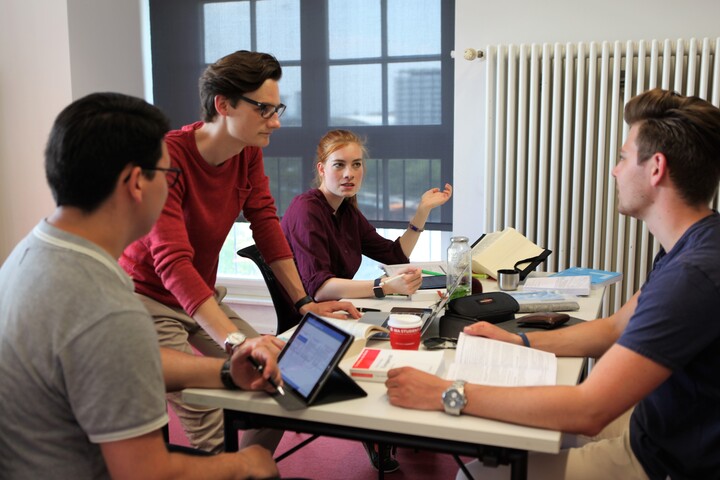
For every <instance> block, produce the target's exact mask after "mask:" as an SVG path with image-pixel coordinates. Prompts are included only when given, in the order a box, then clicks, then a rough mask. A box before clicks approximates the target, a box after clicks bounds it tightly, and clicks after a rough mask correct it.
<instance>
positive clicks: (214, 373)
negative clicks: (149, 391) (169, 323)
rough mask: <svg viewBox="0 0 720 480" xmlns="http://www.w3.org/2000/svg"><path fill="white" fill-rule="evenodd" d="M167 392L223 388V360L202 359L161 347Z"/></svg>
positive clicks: (213, 358)
mask: <svg viewBox="0 0 720 480" xmlns="http://www.w3.org/2000/svg"><path fill="white" fill-rule="evenodd" d="M160 359H161V361H162V368H163V377H164V379H165V390H167V391H168V392H173V391H178V390H182V389H183V388H223V384H222V382H221V381H220V369H221V368H222V364H223V362H224V361H225V360H224V359H222V358H215V357H202V356H199V355H191V354H189V353H184V352H180V351H178V350H173V349H171V348H166V347H160Z"/></svg>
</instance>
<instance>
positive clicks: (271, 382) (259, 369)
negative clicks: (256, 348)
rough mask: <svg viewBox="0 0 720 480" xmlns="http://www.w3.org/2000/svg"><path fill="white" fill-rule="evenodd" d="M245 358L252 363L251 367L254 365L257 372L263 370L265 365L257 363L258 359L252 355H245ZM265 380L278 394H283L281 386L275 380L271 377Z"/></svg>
mask: <svg viewBox="0 0 720 480" xmlns="http://www.w3.org/2000/svg"><path fill="white" fill-rule="evenodd" d="M247 359H248V361H249V362H250V363H252V365H253V367H255V370H257V371H258V372H260V373H262V372H263V370H265V365H263V364H261V363H258V361H257V360H255V359H254V358H253V357H247ZM267 381H268V383H269V384H270V385H272V387H273V388H274V389H275V390H277V391H278V392H280V395H285V390H283V388H282V387H279V386H278V385H276V384H275V380H273V379H272V378H268V379H267Z"/></svg>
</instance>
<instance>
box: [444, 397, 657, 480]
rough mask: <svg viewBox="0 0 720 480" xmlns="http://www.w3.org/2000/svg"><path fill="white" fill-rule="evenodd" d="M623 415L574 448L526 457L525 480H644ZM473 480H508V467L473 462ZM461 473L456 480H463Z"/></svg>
mask: <svg viewBox="0 0 720 480" xmlns="http://www.w3.org/2000/svg"><path fill="white" fill-rule="evenodd" d="M631 413H632V409H631V410H629V411H627V412H625V413H624V414H623V415H621V416H620V417H618V418H617V419H616V420H615V421H613V422H611V423H610V424H609V425H608V426H607V427H605V428H604V429H603V431H602V432H600V434H599V435H597V436H595V437H592V438H590V437H582V436H578V437H577V438H578V444H584V445H583V446H581V447H578V448H569V449H566V450H562V451H561V452H560V453H558V454H557V455H553V454H549V453H530V454H529V455H528V480H562V479H565V480H608V479H611V478H618V479H619V478H621V479H623V480H648V476H647V475H646V474H645V470H644V469H643V467H642V465H640V462H639V461H638V459H637V458H635V454H633V452H632V449H631V448H630V414H631ZM466 467H468V470H469V471H470V473H471V474H472V476H473V478H474V479H476V480H480V479H482V480H489V479H508V478H510V467H509V466H507V465H502V466H500V467H498V468H493V467H485V466H484V465H483V464H482V463H480V462H479V461H477V460H475V461H472V462H470V463H468V464H466ZM466 478H467V477H466V476H465V474H463V472H462V470H460V471H458V474H457V476H456V477H455V479H456V480H466Z"/></svg>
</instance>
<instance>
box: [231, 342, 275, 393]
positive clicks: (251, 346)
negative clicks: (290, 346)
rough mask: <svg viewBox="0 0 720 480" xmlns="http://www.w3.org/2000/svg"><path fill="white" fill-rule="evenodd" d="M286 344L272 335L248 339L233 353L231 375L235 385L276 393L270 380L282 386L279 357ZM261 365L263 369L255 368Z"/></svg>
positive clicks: (246, 388)
mask: <svg viewBox="0 0 720 480" xmlns="http://www.w3.org/2000/svg"><path fill="white" fill-rule="evenodd" d="M284 345H285V342H284V341H282V340H280V339H279V338H277V337H274V336H272V335H263V336H260V337H255V338H248V339H247V340H245V342H244V343H243V344H242V345H241V346H240V347H238V348H237V349H236V350H235V352H233V356H232V360H231V362H230V375H231V376H232V379H233V382H235V385H237V386H238V387H240V388H242V389H243V390H265V391H267V392H269V393H274V392H275V387H273V386H272V385H271V384H270V382H269V381H268V379H270V378H272V379H273V381H274V382H275V385H278V386H280V385H282V377H281V376H280V369H279V368H278V365H277V357H278V355H279V354H280V350H281V349H282V347H283V346H284ZM251 356H252V358H253V360H254V361H255V364H257V365H261V366H262V369H260V368H258V367H256V366H255V364H253V363H252V361H251V360H250V358H249V357H251Z"/></svg>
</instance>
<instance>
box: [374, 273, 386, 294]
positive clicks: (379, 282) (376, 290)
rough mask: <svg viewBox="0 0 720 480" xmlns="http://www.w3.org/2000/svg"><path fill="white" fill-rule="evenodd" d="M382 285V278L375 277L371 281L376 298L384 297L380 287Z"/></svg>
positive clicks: (383, 291)
mask: <svg viewBox="0 0 720 480" xmlns="http://www.w3.org/2000/svg"><path fill="white" fill-rule="evenodd" d="M382 286H383V279H382V277H381V278H376V279H375V282H374V283H373V294H374V295H375V297H376V298H385V290H383V288H382Z"/></svg>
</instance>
